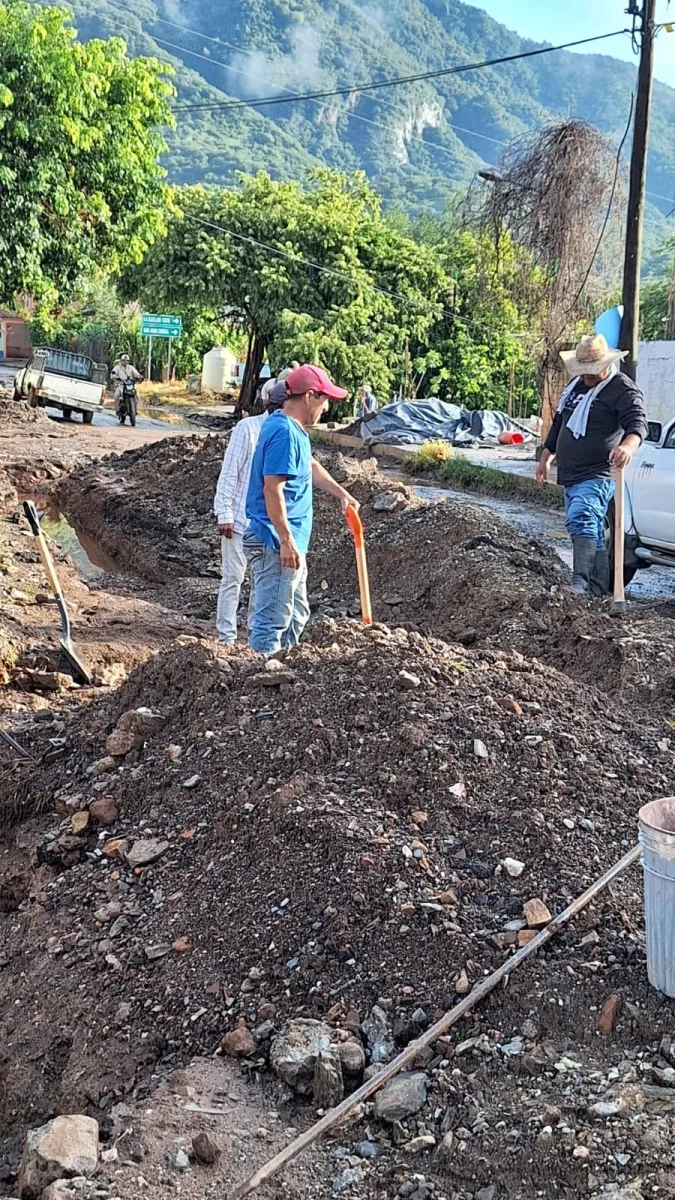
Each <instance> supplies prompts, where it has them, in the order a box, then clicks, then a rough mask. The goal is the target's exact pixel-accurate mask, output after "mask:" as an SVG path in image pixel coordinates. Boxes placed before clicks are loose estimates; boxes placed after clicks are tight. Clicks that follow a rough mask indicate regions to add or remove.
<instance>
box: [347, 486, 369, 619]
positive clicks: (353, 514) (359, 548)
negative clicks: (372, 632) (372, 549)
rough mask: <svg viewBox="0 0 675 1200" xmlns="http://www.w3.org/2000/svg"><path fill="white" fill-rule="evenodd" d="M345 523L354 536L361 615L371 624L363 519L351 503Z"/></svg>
mask: <svg viewBox="0 0 675 1200" xmlns="http://www.w3.org/2000/svg"><path fill="white" fill-rule="evenodd" d="M345 516H346V518H347V524H348V525H349V528H350V529H351V531H352V537H353V538H354V551H355V553H356V570H357V573H358V576H359V591H360V593H361V616H362V618H363V624H364V625H372V623H373V610H372V607H371V604H370V584H369V582H368V564H367V562H366V546H365V541H364V537H363V521H362V520H361V518H360V516H359V514H358V512H357V511H356V509H355V508H354V506H353V505H352V504H350V505H349V508H348V509H347V512H346V514H345Z"/></svg>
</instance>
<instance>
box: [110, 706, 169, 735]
mask: <svg viewBox="0 0 675 1200" xmlns="http://www.w3.org/2000/svg"><path fill="white" fill-rule="evenodd" d="M163 725H164V717H163V716H162V714H161V713H159V712H153V710H152V709H151V708H145V707H142V708H133V709H130V710H129V711H128V712H125V713H122V716H121V717H120V719H119V721H118V722H117V726H116V728H117V729H118V730H120V731H125V730H131V731H132V732H133V733H137V734H138V735H139V736H140V737H142V738H146V737H149V736H150V734H153V733H159V730H160V729H161V728H162V726H163Z"/></svg>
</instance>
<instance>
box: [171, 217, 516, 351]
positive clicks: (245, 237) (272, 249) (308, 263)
mask: <svg viewBox="0 0 675 1200" xmlns="http://www.w3.org/2000/svg"><path fill="white" fill-rule="evenodd" d="M183 216H184V219H185V220H187V221H193V222H194V223H195V224H196V225H202V226H203V227H204V228H206V229H215V230H217V232H218V233H224V234H226V235H227V236H228V237H232V238H235V239H236V240H237V241H239V242H247V243H248V244H249V245H251V246H257V247H258V248H259V249H261V250H267V251H268V253H270V254H275V255H276V256H277V257H278V258H285V259H288V260H289V261H290V262H292V263H293V264H294V265H298V264H300V265H302V266H305V267H311V268H312V269H313V270H315V271H320V272H321V273H322V274H324V275H333V276H334V277H335V278H336V279H343V280H345V281H346V282H347V283H359V282H360V281H359V280H358V279H357V278H355V277H354V275H350V273H349V272H348V271H340V270H338V269H337V267H325V266H323V265H322V264H321V263H317V262H314V261H313V260H312V259H311V258H304V257H303V256H302V255H299V254H298V255H296V254H291V253H289V251H287V250H280V249H279V247H278V246H272V245H270V243H269V242H262V241H260V239H259V238H254V237H251V236H250V235H249V234H244V233H237V232H235V230H234V229H228V228H227V226H226V225H220V224H218V223H217V222H216V221H207V220H206V219H205V218H204V217H196V216H194V214H192V213H184V214H183ZM370 286H371V290H372V291H374V292H376V293H377V294H378V295H380V296H387V297H388V298H389V299H390V300H399V301H400V302H401V303H402V304H407V305H408V307H410V308H417V309H419V308H420V306H422V307H426V308H427V309H429V310H430V311H433V312H436V313H438V315H439V316H443V317H447V318H448V319H449V320H451V321H456V322H457V323H458V324H459V325H466V327H467V328H475V329H487V330H489V331H490V332H491V333H493V332H495V331H498V332H499V333H502V334H507V335H508V336H509V337H513V338H522V337H524V336H525V335H524V334H522V333H514V332H512V331H511V330H508V329H507V330H505V329H502V328H501V326H497V325H486V324H484V323H483V322H482V321H467V320H465V318H464V317H459V316H457V313H454V312H451V311H450V310H449V309H447V308H442V307H441V306H440V305H437V304H434V303H433V302H432V301H429V300H427V301H424V300H419V301H418V300H412V299H411V297H410V296H404V295H403V294H402V293H401V292H392V291H390V290H389V289H388V288H383V287H379V286H378V285H377V284H374V283H371V284H370Z"/></svg>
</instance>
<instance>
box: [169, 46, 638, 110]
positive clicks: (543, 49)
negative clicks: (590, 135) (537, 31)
mask: <svg viewBox="0 0 675 1200" xmlns="http://www.w3.org/2000/svg"><path fill="white" fill-rule="evenodd" d="M624 33H630V30H628V29H615V30H613V32H612V33H600V34H596V35H595V36H594V37H589V38H579V39H578V40H577V41H574V42H564V43H563V44H562V45H560V46H540V47H539V48H538V49H536V50H521V51H520V52H519V53H518V54H506V55H503V56H502V57H501V58H488V59H484V60H483V61H482V62H473V63H461V64H460V65H459V66H456V67H443V68H441V69H440V70H437V71H424V72H422V73H420V74H419V75H405V76H400V77H399V78H397V79H379V80H374V81H373V82H372V83H356V84H351V85H350V86H349V87H341V88H332V89H330V90H329V91H323V92H304V93H298V94H295V95H291V96H269V97H267V98H264V97H263V98H261V99H259V100H255V99H252V100H225V101H219V102H216V101H213V102H209V101H204V102H200V103H195V104H186V105H179V106H176V107H175V108H174V110H173V111H174V112H192V111H195V110H197V109H212V108H227V109H233V108H246V107H249V106H255V107H256V108H262V107H266V106H267V105H270V104H296V103H302V102H304V101H305V100H325V99H327V98H328V97H331V96H351V95H353V94H354V93H355V92H368V91H374V90H376V89H379V88H386V87H399V86H400V85H401V84H404V83H419V82H421V81H423V80H426V79H442V78H445V77H446V76H449V75H461V74H463V73H464V72H466V71H478V70H481V69H482V68H483V67H496V66H499V65H500V64H501V63H510V62H517V61H519V60H521V59H526V58H536V57H538V56H540V55H542V54H552V53H553V52H554V51H557V50H571V49H573V48H574V47H576V46H587V45H588V44H589V43H590V42H601V41H605V40H606V39H607V38H613V37H618V36H619V35H620V34H624ZM157 40H159V39H157Z"/></svg>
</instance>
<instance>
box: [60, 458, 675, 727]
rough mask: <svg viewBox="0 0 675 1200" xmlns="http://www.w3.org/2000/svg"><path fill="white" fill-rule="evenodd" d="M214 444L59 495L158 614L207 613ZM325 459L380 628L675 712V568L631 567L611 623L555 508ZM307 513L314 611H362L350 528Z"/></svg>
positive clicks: (101, 553)
mask: <svg viewBox="0 0 675 1200" xmlns="http://www.w3.org/2000/svg"><path fill="white" fill-rule="evenodd" d="M224 445H225V439H224V438H223V437H220V436H218V435H214V436H210V437H207V438H199V437H192V438H185V439H182V440H181V441H180V442H166V443H158V444H157V445H154V446H151V447H146V448H144V449H142V450H140V451H131V452H128V453H127V454H124V455H122V456H119V457H115V458H111V459H108V460H104V461H103V462H102V463H98V464H96V465H95V466H93V467H88V468H85V469H83V470H81V471H78V472H75V473H74V474H73V475H71V476H69V477H68V478H67V479H65V480H64V481H62V482H61V484H60V486H59V488H58V492H57V500H58V504H59V506H60V508H61V510H62V511H63V512H64V513H65V514H66V516H67V519H68V521H69V522H70V524H71V526H72V527H73V528H74V529H76V530H77V531H78V535H79V537H80V541H81V542H83V541H84V540H85V539H87V545H88V546H92V545H93V546H94V547H95V553H93V554H92V557H93V559H94V561H101V560H102V559H104V560H105V561H107V562H108V563H112V564H114V566H115V567H116V568H117V569H118V570H122V571H124V572H131V573H133V574H135V575H136V576H138V577H139V578H140V579H141V580H144V581H146V582H149V583H150V584H151V585H154V586H157V587H159V588H160V589H163V591H164V594H165V596H166V602H167V603H168V604H169V606H178V607H182V608H183V609H184V611H186V612H187V614H188V615H193V616H195V617H198V618H200V619H202V620H212V619H213V617H214V614H215V604H216V593H217V586H218V579H219V576H220V563H219V539H218V534H217V530H216V528H215V522H214V518H213V515H212V511H211V504H212V497H213V494H214V491H215V486H216V481H217V477H218V472H219V469H220V464H221V461H222V454H223V449H224ZM325 460H326V462H327V464H328V466H329V467H330V468H331V469H332V470H333V472H334V473H335V474H336V476H337V477H338V478H341V479H342V480H343V481H344V482H345V483H346V485H347V486H349V487H350V488H351V489H352V491H353V492H354V494H355V495H356V496H357V497H358V499H359V500H360V502H361V504H362V506H363V519H364V524H365V528H366V538H367V550H368V563H369V570H370V576H371V591H372V600H373V611H374V615H375V618H376V619H377V620H381V621H385V622H387V623H390V624H391V623H393V624H399V625H403V626H405V627H407V628H412V629H417V630H419V631H420V632H422V633H423V634H427V635H433V636H439V637H443V638H447V639H448V640H450V641H459V642H460V643H462V644H464V645H490V646H503V647H511V648H514V649H517V650H519V651H520V652H521V653H523V654H526V655H528V656H530V657H531V656H535V657H538V658H541V659H543V660H544V661H545V662H547V663H548V664H550V665H551V666H554V667H556V668H558V669H560V670H563V671H565V672H566V673H568V674H570V675H571V676H572V677H573V678H575V679H577V680H579V681H580V682H583V683H585V684H589V685H593V686H595V687H597V688H598V689H600V690H601V691H605V692H608V693H609V694H611V695H613V696H622V697H623V698H624V699H625V700H626V702H627V703H634V702H639V703H642V704H648V705H652V704H657V705H658V706H659V707H661V708H666V709H668V710H670V709H671V708H673V707H675V678H674V676H673V668H672V665H671V664H672V661H673V649H674V642H675V629H674V628H673V623H672V619H671V614H672V611H673V610H672V608H671V607H670V606H669V602H668V593H667V591H666V594H665V598H664V597H663V593H662V597H661V598H662V607H660V608H659V606H658V604H657V603H656V600H657V597H658V595H659V589H660V588H663V589H667V588H668V587H671V588H672V580H671V578H670V576H671V575H672V573H668V572H660V573H658V574H657V573H656V572H654V573H652V572H650V571H646V572H641V573H640V574H639V576H638V580H637V581H636V584H635V585H633V593H632V597H633V604H632V605H631V609H630V613H629V617H628V618H627V619H625V620H623V621H621V622H617V621H615V620H613V619H612V617H611V605H610V604H609V603H608V602H601V601H594V602H593V603H592V604H590V605H589V604H588V603H587V602H586V601H585V600H583V599H578V598H575V597H573V596H571V595H570V594H569V592H568V591H567V590H566V588H567V584H568V582H569V569H568V566H567V565H566V564H565V563H564V562H563V558H564V557H566V556H567V551H568V544H567V540H566V537H565V532H564V527H563V525H562V522H561V520H560V519H559V518H558V516H557V515H556V514H551V513H549V512H548V511H547V512H538V511H536V510H533V509H531V508H530V509H527V508H525V507H523V506H519V505H515V504H509V503H504V502H501V503H500V502H497V501H489V500H487V499H480V500H479V501H478V502H476V500H475V499H474V498H472V499H471V500H468V499H467V497H466V496H465V495H453V494H448V493H443V492H441V491H440V490H439V489H435V488H428V487H424V486H421V487H417V488H411V487H410V486H408V485H406V484H404V483H402V482H401V481H400V480H399V479H396V478H392V477H391V476H390V475H388V474H383V473H382V472H380V471H379V468H378V464H377V462H376V461H375V460H374V459H365V460H357V459H352V458H347V457H343V456H342V455H336V454H329V455H326V456H325ZM383 493H385V494H386V495H389V497H390V498H391V495H392V494H393V495H394V503H393V510H386V501H385V502H384V505H383V502H382V500H381V499H378V498H381V496H382V494H383ZM396 493H398V496H399V501H398V502H396ZM315 510H316V518H315V531H314V535H313V541H312V547H311V550H310V554H309V556H308V566H309V583H310V604H311V607H312V610H313V612H314V613H315V614H316V615H318V616H321V615H328V616H338V617H341V616H342V617H344V616H354V615H357V614H358V612H359V604H358V585H357V580H356V572H355V566H354V555H353V549H352V545H351V541H350V537H349V534H348V532H347V530H346V528H345V526H344V523H343V521H342V518H341V516H340V514H339V511H338V510H337V507H336V506H335V503H334V502H333V501H332V500H330V499H329V498H327V497H324V496H321V495H318V496H317V498H316V505H315ZM664 577H665V578H664ZM671 594H672V593H671ZM643 598H647V599H648V600H649V601H650V603H648V604H645V603H642V602H641V601H642V599H643Z"/></svg>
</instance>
